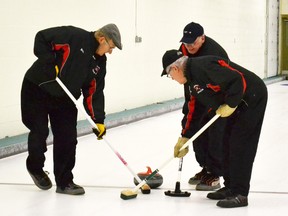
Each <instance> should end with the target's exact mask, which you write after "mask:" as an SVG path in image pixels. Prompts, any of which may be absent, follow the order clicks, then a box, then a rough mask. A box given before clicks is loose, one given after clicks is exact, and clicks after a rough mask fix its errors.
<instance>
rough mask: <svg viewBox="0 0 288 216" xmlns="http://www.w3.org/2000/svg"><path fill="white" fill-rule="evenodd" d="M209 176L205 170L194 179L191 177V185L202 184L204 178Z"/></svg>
mask: <svg viewBox="0 0 288 216" xmlns="http://www.w3.org/2000/svg"><path fill="white" fill-rule="evenodd" d="M205 174H207V171H206V169H205V168H203V169H202V170H201V171H200V172H199V173H196V174H195V175H194V176H193V177H191V178H190V179H189V181H188V183H189V184H191V185H197V184H199V183H200V181H201V179H202V177H203V176H204V175H205Z"/></svg>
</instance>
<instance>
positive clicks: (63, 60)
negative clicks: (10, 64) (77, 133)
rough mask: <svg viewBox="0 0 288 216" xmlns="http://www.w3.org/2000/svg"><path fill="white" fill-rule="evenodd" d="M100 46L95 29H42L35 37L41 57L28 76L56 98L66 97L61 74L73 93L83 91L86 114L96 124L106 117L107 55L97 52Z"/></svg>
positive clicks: (35, 52) (37, 55) (76, 96)
mask: <svg viewBox="0 0 288 216" xmlns="http://www.w3.org/2000/svg"><path fill="white" fill-rule="evenodd" d="M98 46H99V43H98V41H97V40H96V39H95V38H94V32H88V31H86V30H83V29H80V28H77V27H73V26H62V27H54V28H49V29H45V30H42V31H39V32H38V33H37V34H36V37H35V43H34V54H35V55H36V57H37V58H38V59H37V60H36V61H35V62H34V64H33V65H32V66H31V67H30V69H28V71H27V73H26V75H25V78H26V79H28V80H29V81H31V82H32V83H34V84H36V85H38V86H39V87H40V88H41V89H43V90H44V91H46V92H48V93H49V94H50V95H51V96H54V97H67V96H66V93H65V92H64V91H63V90H62V89H61V87H60V86H59V85H58V83H57V82H56V80H55V76H56V72H55V65H58V67H59V69H60V72H59V74H58V77H59V78H60V79H61V80H62V82H63V83H64V84H65V85H66V87H67V88H68V89H69V91H70V92H71V93H72V94H73V96H74V97H75V98H76V99H78V98H79V97H80V95H81V92H82V94H83V97H84V98H83V104H84V107H85V109H86V111H87V113H88V114H89V115H90V116H91V118H92V119H93V120H94V121H95V122H97V123H103V122H104V119H105V111H104V93H103V89H104V86H105V79H104V78H105V75H106V60H107V58H106V56H105V55H103V56H99V55H96V54H95V52H96V50H97V48H98Z"/></svg>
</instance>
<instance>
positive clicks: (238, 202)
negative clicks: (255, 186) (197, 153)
mask: <svg viewBox="0 0 288 216" xmlns="http://www.w3.org/2000/svg"><path fill="white" fill-rule="evenodd" d="M162 63H163V71H162V74H167V75H168V76H170V77H171V78H172V79H173V80H175V81H177V82H178V83H179V84H183V85H184V84H188V85H189V90H190V93H191V95H193V96H194V97H196V98H197V100H199V102H200V103H201V104H203V105H204V106H205V107H208V108H210V113H211V115H214V113H216V114H218V115H220V116H221V117H222V118H226V119H227V122H226V123H227V127H226V129H225V133H224V139H223V140H224V145H225V155H224V159H225V161H224V164H225V167H224V174H223V177H224V180H225V187H224V188H221V189H220V190H218V191H217V192H213V193H209V194H208V195H207V197H208V198H210V199H217V200H220V201H218V202H217V206H219V207H223V208H233V207H242V206H247V205H248V194H249V188H250V179H251V173H252V167H253V162H254V158H255V155H256V152H257V146H258V141H259V136H260V132H261V127H262V123H263V118H264V113H265V109H266V104H267V88H266V86H265V84H264V82H263V81H262V80H261V79H260V78H259V77H258V76H257V75H256V74H254V73H253V72H251V71H249V70H247V69H245V68H243V67H241V66H239V65H237V64H235V63H233V62H231V61H229V60H227V59H225V58H221V57H217V56H202V57H197V58H188V57H187V56H184V55H183V54H182V53H181V52H180V51H179V50H169V51H167V52H165V54H164V55H163V58H162ZM220 119H221V118H220ZM218 120H219V119H218ZM218 120H216V122H217V121H218ZM216 122H215V123H216ZM196 132H197V131H196V130H195V131H193V132H192V134H190V136H181V137H180V138H179V139H178V142H177V143H176V145H175V147H174V156H175V157H180V158H181V157H184V156H185V155H186V154H187V152H188V147H187V148H185V149H183V150H181V151H179V150H180V149H181V147H182V146H183V145H184V144H185V143H186V142H187V141H188V140H189V138H191V137H192V136H193V135H194V134H195V133H196Z"/></svg>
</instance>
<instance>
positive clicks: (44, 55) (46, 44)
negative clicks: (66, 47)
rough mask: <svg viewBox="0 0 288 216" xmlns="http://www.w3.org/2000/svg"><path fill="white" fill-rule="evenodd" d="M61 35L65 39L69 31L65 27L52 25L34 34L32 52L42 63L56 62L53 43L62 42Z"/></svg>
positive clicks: (56, 53)
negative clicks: (52, 26)
mask: <svg viewBox="0 0 288 216" xmlns="http://www.w3.org/2000/svg"><path fill="white" fill-rule="evenodd" d="M63 37H65V39H66V40H67V39H68V38H69V32H68V31H67V28H65V27H54V28H49V29H44V30H42V31H39V32H38V33H37V34H36V36H35V41H34V54H35V56H36V57H37V58H38V59H39V60H40V61H41V62H43V63H46V64H56V63H57V61H59V59H57V57H59V56H58V52H57V50H55V44H61V43H64V41H63V39H64V38H63Z"/></svg>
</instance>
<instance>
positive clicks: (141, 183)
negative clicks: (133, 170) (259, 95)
mask: <svg viewBox="0 0 288 216" xmlns="http://www.w3.org/2000/svg"><path fill="white" fill-rule="evenodd" d="M219 117H220V115H215V116H214V117H213V118H212V119H210V120H209V121H208V122H207V123H206V124H205V125H204V126H203V127H202V128H201V129H200V130H199V131H197V133H195V134H194V135H193V136H192V137H191V139H189V140H188V141H187V142H186V143H185V144H184V145H183V146H182V147H181V148H180V150H179V151H181V150H183V149H185V148H186V147H188V145H189V142H193V141H194V140H195V139H196V138H197V137H198V136H200V135H201V134H202V133H203V132H204V131H205V130H206V129H207V128H208V127H209V126H210V125H211V124H212V123H213V122H215V121H216V120H217V119H218V118H219ZM173 159H174V155H173V156H171V157H170V158H169V159H168V160H167V161H166V162H164V163H163V164H162V165H161V166H160V167H159V168H158V169H156V170H154V171H153V172H152V173H151V174H150V175H149V176H147V177H146V178H145V179H143V180H142V181H141V182H140V183H139V184H138V185H137V186H136V187H135V188H133V191H134V192H136V191H137V190H138V189H139V188H140V187H142V186H143V185H144V184H145V182H146V181H147V180H149V179H151V178H152V177H153V176H154V175H156V173H158V172H159V171H160V170H161V169H163V168H164V167H165V166H166V165H167V164H169V163H170V162H171V161H172V160H173Z"/></svg>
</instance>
